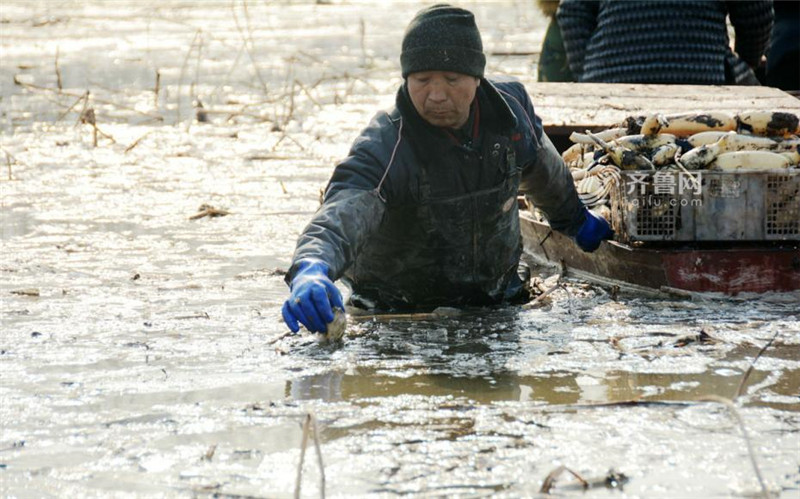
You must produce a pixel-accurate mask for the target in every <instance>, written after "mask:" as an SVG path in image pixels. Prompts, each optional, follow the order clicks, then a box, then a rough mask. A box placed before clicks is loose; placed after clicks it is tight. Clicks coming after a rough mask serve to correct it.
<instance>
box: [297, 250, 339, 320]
mask: <svg viewBox="0 0 800 499" xmlns="http://www.w3.org/2000/svg"><path fill="white" fill-rule="evenodd" d="M290 288H291V290H292V293H291V295H290V296H289V299H288V300H286V302H285V303H284V304H283V310H282V313H283V321H284V322H285V323H286V325H287V326H289V329H291V330H292V332H294V333H296V332H297V331H299V330H300V326H299V324H298V323H300V324H302V325H304V326H305V327H306V329H308V330H309V331H311V332H312V333H326V332H327V331H328V323H329V322H331V321H333V307H338V308H341V309H342V310H344V304H343V303H342V294H341V293H340V292H339V290H338V289H336V286H335V285H334V284H333V281H331V280H330V278H329V277H328V266H327V265H326V264H325V263H324V262H321V261H319V260H304V261H301V262H300V263H299V265H298V266H297V273H296V274H295V276H294V278H293V279H292V284H291V286H290Z"/></svg>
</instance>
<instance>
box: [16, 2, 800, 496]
mask: <svg viewBox="0 0 800 499" xmlns="http://www.w3.org/2000/svg"><path fill="white" fill-rule="evenodd" d="M420 5H421V3H416V2H398V3H395V4H392V5H391V6H390V7H389V8H377V7H375V5H374V4H370V3H367V2H339V3H336V4H334V5H319V6H317V5H314V4H311V3H298V2H293V3H289V2H282V3H277V2H260V3H255V2H249V3H247V4H244V3H241V2H233V3H229V2H219V3H215V2H204V3H203V6H202V8H200V7H197V6H196V5H194V4H193V3H192V4H190V3H185V2H164V1H161V2H129V3H125V2H114V3H113V5H111V4H110V3H108V2H3V9H2V11H0V15H1V16H2V19H0V20H1V21H2V25H1V26H2V27H1V28H0V36H1V37H2V60H3V62H2V67H1V68H0V71H1V74H0V90H2V122H1V124H2V135H0V145H2V148H3V150H2V154H0V157H2V159H3V160H4V161H5V160H6V158H8V160H7V161H5V165H4V168H3V171H2V175H0V177H2V182H1V183H0V189H2V201H1V203H2V213H1V216H2V257H0V303H1V304H2V307H1V309H0V313H1V314H2V334H1V335H0V422H2V429H1V433H0V491H1V492H2V495H3V496H13V497H43V496H44V497H48V496H52V497H85V496H89V497H131V496H133V497H136V496H141V497H151V496H152V497H174V496H178V497H191V496H196V495H200V496H203V495H214V494H218V495H221V496H255V497H291V496H292V494H293V492H294V489H295V483H296V476H297V467H298V463H299V461H300V442H301V438H302V427H301V423H302V421H303V419H304V417H305V415H306V414H308V413H312V414H313V415H314V416H315V418H316V420H317V422H318V429H319V432H318V433H319V440H320V450H321V455H322V461H323V463H324V470H325V479H326V491H327V495H328V496H335V497H354V496H376V497H380V496H393V495H399V494H415V495H421V496H439V495H441V496H449V495H461V496H466V497H475V496H487V495H497V496H500V497H520V496H535V495H536V494H537V491H538V490H539V488H540V486H541V484H542V482H543V480H544V479H545V477H546V476H547V474H548V473H549V472H551V471H552V470H554V469H555V468H557V467H558V466H559V465H565V466H567V467H569V468H570V469H572V470H574V471H576V472H577V473H579V474H581V475H583V476H584V477H586V478H588V479H590V481H591V482H592V483H593V484H596V485H597V486H595V487H593V488H592V489H591V490H590V491H589V492H588V494H589V495H590V496H592V497H708V496H748V497H749V496H754V495H758V494H759V493H760V490H761V487H760V484H759V481H758V479H757V478H756V475H755V472H754V470H753V466H752V464H751V458H750V453H749V452H748V449H747V445H746V443H745V440H744V439H743V436H742V433H741V428H740V426H739V425H738V424H737V422H736V420H735V419H734V418H733V417H732V415H731V414H730V413H729V412H728V410H727V409H726V408H725V407H724V406H723V405H720V404H719V403H715V402H707V401H704V398H705V397H708V396H719V397H734V396H735V394H736V393H737V391H739V387H740V384H741V380H742V378H743V375H744V373H745V372H746V371H747V370H748V367H749V366H750V364H751V362H752V360H753V359H754V358H755V356H756V355H757V354H758V352H759V351H760V350H761V348H762V347H763V346H764V345H766V344H767V342H768V341H769V340H770V339H772V338H773V337H775V336H776V334H777V337H775V340H774V342H773V343H772V345H771V346H770V348H769V349H767V350H766V351H765V352H764V354H763V355H762V356H761V357H760V358H759V359H758V361H757V362H756V363H755V365H754V369H753V371H752V373H751V374H750V376H749V378H748V381H747V383H746V386H745V387H744V389H743V395H742V396H741V397H739V398H738V399H737V400H736V407H737V408H738V413H739V414H740V415H741V418H742V420H743V423H744V427H745V428H746V431H747V434H748V435H749V438H750V439H751V441H752V446H753V451H752V458H753V459H754V460H755V462H756V463H757V465H758V468H759V470H760V472H761V474H762V475H763V479H764V482H765V485H766V487H767V488H768V489H769V490H770V491H771V493H772V494H774V495H776V496H777V495H780V496H782V497H796V496H797V495H798V494H799V493H800V433H798V432H800V397H799V396H798V394H799V393H800V350H799V349H798V347H799V346H800V319H799V318H798V302H800V297H798V296H797V295H789V296H786V295H778V296H766V297H764V296H762V297H740V298H738V299H736V300H719V299H712V298H709V299H698V300H695V301H686V300H658V299H652V298H647V299H645V298H641V297H637V296H624V295H623V296H620V297H618V298H617V299H612V297H611V296H610V295H609V294H608V293H607V292H606V291H604V290H602V289H600V288H595V287H590V286H587V285H586V284H584V283H581V282H579V281H569V282H568V285H567V288H566V290H562V291H557V292H556V293H554V294H553V297H552V300H550V301H548V302H546V303H545V304H544V305H543V306H542V307H539V308H536V309H532V310H523V309H519V308H509V309H504V310H470V311H464V312H462V313H461V314H460V315H456V316H452V317H442V318H440V319H430V318H423V319H416V320H414V319H411V318H395V319H392V320H384V319H375V320H371V319H365V318H355V317H353V318H351V323H350V326H349V327H348V331H347V337H346V340H345V342H344V343H343V344H342V345H325V344H320V343H319V342H318V341H316V339H315V338H313V337H312V336H310V335H300V336H296V337H285V336H284V334H285V328H284V326H283V325H282V324H281V322H280V319H279V307H280V304H281V303H282V301H283V299H284V298H285V296H286V288H285V285H284V283H283V277H282V275H281V269H285V268H286V267H287V266H288V263H289V259H290V256H291V252H292V249H293V246H294V240H295V238H296V237H297V235H298V233H299V231H300V230H301V229H302V228H303V226H304V224H305V223H306V222H307V220H308V218H309V216H310V214H311V213H312V212H313V210H314V209H315V208H316V206H317V202H318V201H317V200H318V195H319V189H320V187H322V186H323V185H324V183H325V181H326V179H327V177H328V175H329V174H330V171H331V167H332V164H333V163H334V162H335V159H336V158H338V157H342V156H343V155H344V154H346V152H347V147H348V145H349V142H350V141H351V140H352V138H353V136H354V134H355V133H357V131H358V129H359V128H360V127H362V126H363V125H364V124H365V123H366V121H367V120H368V119H369V117H370V116H371V115H372V114H373V113H374V111H375V110H376V109H378V108H380V107H384V106H388V105H389V104H391V102H392V99H393V91H394V88H395V87H396V85H397V84H398V82H399V79H398V77H397V61H396V59H397V53H396V47H397V46H398V43H399V40H400V37H401V36H402V28H403V26H404V25H405V23H406V22H407V21H408V19H410V17H411V16H412V15H413V12H415V11H416V10H417V9H418V8H419V6H420ZM466 5H467V6H468V7H471V8H473V9H474V10H475V11H476V13H477V14H478V20H479V23H480V25H481V27H482V29H483V31H484V36H485V38H486V46H487V50H490V51H491V50H496V51H509V50H510V49H515V50H517V51H520V52H526V51H532V50H535V49H537V48H538V46H539V44H540V42H541V37H542V34H543V30H544V27H545V24H546V21H545V20H544V19H542V18H541V16H540V15H539V14H538V13H537V12H536V11H535V9H534V8H533V7H531V6H530V4H529V3H527V2H493V3H491V4H489V3H476V2H473V3H470V2H467V4H466ZM245 6H246V7H247V8H246V9H245ZM361 19H364V35H363V37H362V36H361V34H360V33H361V31H360V22H359V21H360V20H361ZM56 51H58V54H59V55H58V66H59V72H60V75H61V83H62V88H63V92H62V93H58V92H56V91H54V90H55V89H57V88H58V76H57V73H56V71H55V55H56ZM531 64H532V59H531V58H529V57H516V58H515V57H510V58H509V57H506V58H498V57H490V61H489V65H490V68H492V70H494V71H498V70H502V71H503V72H506V73H510V74H513V75H517V76H521V77H524V78H528V79H530V72H531V70H532V66H531ZM156 70H158V72H159V74H160V75H161V76H160V82H159V92H158V99H157V100H156V99H155V92H154V90H155V86H154V85H155V73H156ZM15 76H16V77H17V78H18V79H19V80H20V81H21V82H23V83H24V85H23V86H21V85H14V83H13V81H14V77H15ZM293 81H294V82H295V83H294V85H292V84H291V82H293ZM287 82H288V83H287ZM87 89H89V90H90V91H91V100H90V101H89V103H88V104H87V107H92V108H93V109H94V110H95V111H96V117H97V124H98V127H99V128H100V130H101V131H102V132H103V133H105V134H106V135H107V136H104V135H102V134H101V135H100V136H99V138H98V145H97V147H94V146H93V140H92V132H91V128H90V126H89V125H86V124H83V125H81V124H79V123H77V121H78V113H79V112H80V110H81V109H82V108H83V104H82V103H81V102H78V104H77V105H76V106H75V107H74V108H72V109H71V110H70V106H72V105H73V103H75V102H76V101H78V98H79V97H80V96H81V95H83V92H85V91H86V90H87ZM197 99H199V100H200V101H201V102H203V105H204V108H203V109H204V110H206V111H207V114H206V117H207V118H208V121H206V122H198V121H197V120H196V119H193V118H196V117H197V116H198V113H197V111H198V108H197V104H196V101H197ZM108 137H112V138H113V139H114V141H113V142H112V140H111V139H109V138H108ZM9 177H10V179H9ZM203 204H209V205H212V206H214V207H216V208H219V209H224V210H227V211H229V212H230V214H229V215H228V216H224V217H216V218H209V217H203V218H197V219H190V217H192V216H193V215H195V214H196V213H197V210H198V208H199V207H200V206H201V205H203ZM541 271H542V273H543V275H544V276H547V275H550V274H551V273H552V271H551V270H548V269H542V270H541ZM701 331H704V332H705V333H707V334H708V335H709V336H710V337H711V338H712V340H713V341H709V342H696V341H695V342H693V341H687V339H686V338H689V340H691V339H692V338H693V337H696V336H697V335H699V334H700V332H701ZM631 400H635V401H639V402H640V403H638V404H613V403H614V402H624V401H631ZM610 468H614V469H615V470H617V471H618V472H621V473H623V474H624V475H626V477H627V478H628V480H627V482H626V483H625V484H624V486H623V488H622V490H620V489H619V488H609V487H606V486H605V485H603V484H602V483H601V482H602V480H599V479H602V478H603V477H605V476H606V474H607V473H608V471H609V469H610ZM595 479H598V480H595ZM319 487H320V471H319V466H318V462H317V458H316V455H315V452H314V450H313V445H310V447H309V451H308V453H307V455H306V458H305V466H304V471H303V475H302V495H303V496H304V497H317V496H318V495H319ZM554 492H555V493H557V494H559V495H567V496H569V495H583V494H584V492H583V491H582V490H581V489H580V488H578V487H576V486H575V481H574V480H573V479H572V478H569V477H568V476H567V475H564V476H562V477H561V478H560V479H559V480H557V482H556V488H555V489H554Z"/></svg>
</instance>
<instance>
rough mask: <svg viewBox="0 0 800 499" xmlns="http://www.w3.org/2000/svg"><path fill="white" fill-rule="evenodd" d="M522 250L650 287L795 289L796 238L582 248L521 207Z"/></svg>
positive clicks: (579, 270)
mask: <svg viewBox="0 0 800 499" xmlns="http://www.w3.org/2000/svg"><path fill="white" fill-rule="evenodd" d="M520 222H521V226H522V238H523V246H524V249H525V252H526V253H527V254H528V255H529V256H530V257H532V258H533V259H534V260H536V261H537V262H539V263H549V264H557V265H563V266H565V267H566V269H567V270H568V272H570V273H572V274H574V275H577V276H578V277H582V278H585V279H587V280H590V281H595V282H600V283H608V284H614V283H617V284H621V285H626V284H627V285H632V287H643V288H649V289H654V290H662V291H664V290H682V291H688V292H713V293H724V294H727V295H736V294H738V293H766V292H792V291H798V290H800V242H787V243H785V244H773V243H764V245H758V244H748V245H741V246H737V245H734V244H727V245H725V246H720V247H710V246H696V247H690V246H688V245H684V246H680V247H632V246H629V245H626V244H622V243H618V242H616V241H607V242H604V243H603V244H601V246H600V248H598V250H597V251H595V252H593V253H586V252H584V251H582V250H581V249H580V248H578V246H577V245H576V244H575V243H574V242H573V240H572V239H570V238H569V237H567V236H564V235H563V234H560V233H558V232H555V231H553V230H551V229H550V226H549V225H547V224H545V223H542V222H539V221H537V220H535V219H534V218H533V217H532V216H531V215H529V214H528V213H527V212H526V211H525V210H521V211H520Z"/></svg>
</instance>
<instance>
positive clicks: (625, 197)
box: [611, 169, 800, 242]
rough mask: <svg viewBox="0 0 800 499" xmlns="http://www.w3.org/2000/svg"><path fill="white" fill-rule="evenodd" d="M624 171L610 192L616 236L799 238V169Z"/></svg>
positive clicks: (625, 239) (628, 238)
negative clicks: (757, 170) (688, 172)
mask: <svg viewBox="0 0 800 499" xmlns="http://www.w3.org/2000/svg"><path fill="white" fill-rule="evenodd" d="M690 173H691V176H690V175H689V174H687V173H684V172H671V171H670V172H667V171H658V172H642V171H633V172H632V171H627V172H622V174H621V179H620V182H619V184H618V185H617V186H616V188H615V189H614V190H613V191H612V195H611V211H612V225H613V227H614V230H615V231H616V233H617V238H618V239H619V240H621V241H623V242H633V241H800V171H799V170H797V169H792V170H785V171H783V170H776V171H767V172H742V173H740V172H720V171H710V170H698V171H694V172H690Z"/></svg>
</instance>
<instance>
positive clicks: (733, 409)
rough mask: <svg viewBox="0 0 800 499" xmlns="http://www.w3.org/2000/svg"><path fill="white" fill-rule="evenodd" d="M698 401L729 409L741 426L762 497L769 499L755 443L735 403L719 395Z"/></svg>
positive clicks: (707, 396) (708, 396)
mask: <svg viewBox="0 0 800 499" xmlns="http://www.w3.org/2000/svg"><path fill="white" fill-rule="evenodd" d="M698 400H702V401H706V402H716V403H718V404H722V405H724V406H725V407H726V408H727V409H728V412H729V413H730V414H731V415H732V416H733V418H734V419H735V420H736V422H737V423H738V424H739V429H740V430H741V431H742V438H744V443H745V445H746V446H747V455H748V457H749V458H750V464H751V465H752V466H753V471H754V472H755V474H756V478H758V483H759V485H760V486H761V496H762V497H764V498H765V499H769V497H770V496H769V490H768V489H767V485H766V484H765V483H764V478H763V477H762V476H761V470H760V469H759V467H758V462H757V461H756V453H755V450H754V449H753V443H752V442H751V441H750V436H749V435H748V433H747V428H746V427H745V425H744V420H743V419H742V416H741V414H739V411H738V410H737V409H736V406H735V405H734V404H733V401H731V400H729V399H726V398H725V397H719V396H717V395H706V396H705V397H702V398H700V399H698Z"/></svg>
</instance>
